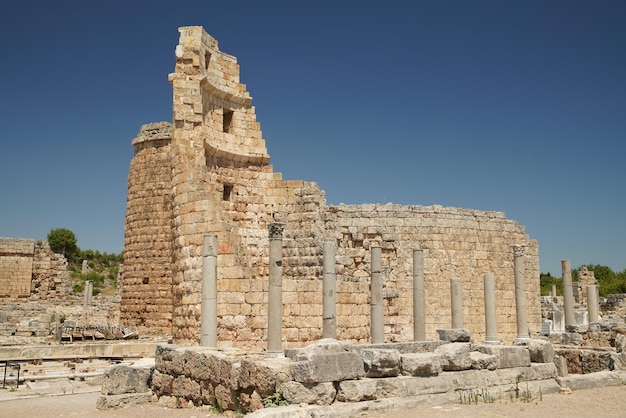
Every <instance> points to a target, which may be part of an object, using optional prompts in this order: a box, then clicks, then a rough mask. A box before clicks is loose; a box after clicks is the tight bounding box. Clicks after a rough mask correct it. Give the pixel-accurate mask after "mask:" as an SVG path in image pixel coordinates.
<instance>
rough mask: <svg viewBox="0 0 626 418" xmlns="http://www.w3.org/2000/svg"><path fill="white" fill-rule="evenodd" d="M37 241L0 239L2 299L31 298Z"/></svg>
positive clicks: (0, 294) (0, 290)
mask: <svg viewBox="0 0 626 418" xmlns="http://www.w3.org/2000/svg"><path fill="white" fill-rule="evenodd" d="M34 253H35V241H34V240H32V239H20V238H0V297H28V296H30V281H31V278H32V276H33V255H34Z"/></svg>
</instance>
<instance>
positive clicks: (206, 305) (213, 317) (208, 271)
mask: <svg viewBox="0 0 626 418" xmlns="http://www.w3.org/2000/svg"><path fill="white" fill-rule="evenodd" d="M202 244H203V249H202V253H203V254H202V304H201V305H200V335H201V337H200V345H201V346H203V347H217V235H205V236H204V237H203V238H202Z"/></svg>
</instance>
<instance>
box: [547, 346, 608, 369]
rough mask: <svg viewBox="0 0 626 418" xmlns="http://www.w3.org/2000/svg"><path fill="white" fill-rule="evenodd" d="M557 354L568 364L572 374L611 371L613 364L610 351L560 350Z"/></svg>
mask: <svg viewBox="0 0 626 418" xmlns="http://www.w3.org/2000/svg"><path fill="white" fill-rule="evenodd" d="M556 352H557V353H558V354H559V355H560V356H562V357H563V358H564V359H565V361H566V362H567V370H568V373H570V374H586V373H594V372H599V371H602V370H609V369H610V365H611V364H612V360H611V354H612V353H611V352H610V351H601V350H589V349H573V348H558V349H557V350H556Z"/></svg>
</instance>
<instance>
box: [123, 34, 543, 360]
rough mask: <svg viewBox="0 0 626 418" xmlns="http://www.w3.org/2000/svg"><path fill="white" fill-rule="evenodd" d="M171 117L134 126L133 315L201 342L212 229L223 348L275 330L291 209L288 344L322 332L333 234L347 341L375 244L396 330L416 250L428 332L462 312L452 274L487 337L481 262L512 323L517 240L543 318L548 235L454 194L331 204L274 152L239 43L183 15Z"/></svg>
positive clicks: (511, 334)
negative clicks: (278, 243)
mask: <svg viewBox="0 0 626 418" xmlns="http://www.w3.org/2000/svg"><path fill="white" fill-rule="evenodd" d="M179 32H180V40H179V44H178V46H177V47H176V52H175V55H176V67H175V71H174V72H173V73H172V74H170V75H169V82H170V83H171V85H172V89H173V120H172V122H171V123H169V122H160V123H154V124H149V125H144V126H142V127H141V130H140V132H139V134H138V135H137V137H136V138H135V139H134V140H133V147H134V157H133V159H132V161H131V163H130V171H129V177H128V200H127V212H126V225H125V242H124V277H123V279H122V283H121V286H122V301H121V317H122V321H125V322H126V323H128V324H130V325H134V326H137V327H138V328H139V329H140V330H141V331H142V332H144V333H161V334H166V335H172V336H173V339H174V341H175V342H177V343H183V344H198V342H199V341H200V323H199V321H200V305H201V278H202V255H203V250H202V244H203V236H204V235H206V234H215V235H217V236H218V245H217V250H218V256H217V266H218V267H217V275H218V289H217V290H218V296H217V304H218V341H219V343H218V344H219V346H221V347H224V346H235V347H241V348H257V349H258V348H261V347H264V346H265V344H266V341H267V315H268V311H267V300H268V296H267V292H268V277H269V266H268V253H269V238H268V224H269V223H274V222H282V223H284V224H285V226H284V240H283V287H282V289H283V298H282V301H283V320H282V321H283V323H282V340H283V343H284V345H285V346H287V347H295V346H303V345H305V344H306V343H307V342H310V341H313V340H317V339H319V338H321V337H322V320H323V319H322V248H323V243H324V242H325V241H333V242H334V243H336V258H335V260H336V261H335V266H336V275H337V276H336V277H337V281H336V292H337V293H336V300H337V322H336V326H337V335H338V339H340V340H344V341H348V342H352V343H364V342H367V341H369V330H370V316H369V312H370V306H369V304H370V291H369V289H370V267H369V265H370V248H371V246H374V245H375V246H380V247H381V249H382V270H383V276H384V292H383V293H384V314H385V320H384V334H385V340H386V341H410V340H412V338H413V324H412V303H413V300H412V290H411V289H412V279H411V275H412V273H411V267H412V253H413V250H414V249H422V250H423V253H424V291H425V305H426V313H425V322H426V336H427V337H428V338H431V339H436V331H435V330H436V329H439V328H449V325H450V320H451V316H450V296H449V295H450V289H449V283H450V279H451V278H453V277H459V278H461V281H462V287H463V295H464V301H463V317H464V318H465V319H464V321H465V328H467V329H469V330H470V331H471V332H472V333H473V334H474V335H475V336H476V337H480V336H483V337H484V335H485V326H484V299H483V275H484V274H486V273H489V272H493V273H494V275H495V289H496V316H497V324H498V334H499V337H500V339H501V340H502V341H512V340H513V339H514V338H515V336H516V335H515V331H516V311H515V280H514V254H513V246H514V245H517V246H524V249H525V250H524V258H523V263H524V267H525V269H524V270H525V279H526V299H527V301H528V327H529V329H530V330H531V331H538V330H539V329H540V321H541V315H540V297H539V296H540V295H539V256H538V243H537V241H535V240H532V239H530V238H529V236H528V235H527V234H526V233H525V230H524V228H523V227H522V226H520V225H518V224H517V223H516V222H514V221H512V220H508V219H506V217H505V215H504V214H503V213H501V212H495V211H494V212H491V211H479V210H470V209H459V208H452V207H442V206H436V205H435V206H402V205H394V204H385V205H379V204H363V205H343V204H341V205H338V206H331V205H328V204H327V203H326V200H325V195H324V192H323V191H322V190H321V189H320V188H319V187H318V186H317V185H316V184H315V183H312V182H307V181H302V180H284V179H283V178H282V175H281V174H280V173H276V172H274V171H273V169H272V166H271V165H270V164H269V161H270V157H269V155H268V152H267V149H266V146H265V141H264V139H263V136H262V133H261V129H260V124H259V122H257V120H256V116H255V109H254V107H253V106H252V105H251V102H252V98H251V96H250V94H249V93H248V91H247V89H246V86H245V85H244V84H241V83H240V81H239V65H238V64H237V60H236V58H235V57H233V56H231V55H228V54H225V53H224V52H221V51H220V50H219V48H218V43H217V41H216V40H215V39H213V38H212V37H211V36H209V35H208V34H207V33H206V32H205V31H204V30H203V28H202V27H198V26H192V27H182V28H180V29H179Z"/></svg>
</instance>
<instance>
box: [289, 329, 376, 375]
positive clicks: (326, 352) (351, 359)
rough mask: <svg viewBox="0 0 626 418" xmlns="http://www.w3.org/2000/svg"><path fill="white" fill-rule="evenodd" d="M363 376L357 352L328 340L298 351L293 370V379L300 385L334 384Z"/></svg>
mask: <svg viewBox="0 0 626 418" xmlns="http://www.w3.org/2000/svg"><path fill="white" fill-rule="evenodd" d="M364 375H365V371H364V368H363V360H362V359H361V356H360V355H359V354H358V352H357V351H356V350H354V349H353V348H352V346H350V345H348V344H343V343H340V342H338V341H336V340H329V339H326V340H320V341H319V342H317V343H315V344H312V345H309V346H307V347H305V348H303V349H302V350H300V351H299V352H298V354H297V357H296V363H295V365H294V368H293V378H294V380H295V381H296V382H300V383H322V382H334V381H341V380H348V379H357V378H359V377H363V376H364Z"/></svg>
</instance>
